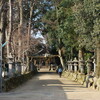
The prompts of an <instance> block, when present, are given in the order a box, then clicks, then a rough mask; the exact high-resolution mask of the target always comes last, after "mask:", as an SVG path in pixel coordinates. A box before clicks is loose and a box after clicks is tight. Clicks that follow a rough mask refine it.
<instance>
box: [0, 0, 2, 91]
mask: <svg viewBox="0 0 100 100" xmlns="http://www.w3.org/2000/svg"><path fill="white" fill-rule="evenodd" d="M0 7H1V9H2V7H3V2H2V1H0ZM2 29H3V12H2V11H0V92H2V34H3V33H2V32H3V31H2Z"/></svg>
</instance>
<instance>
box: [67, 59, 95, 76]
mask: <svg viewBox="0 0 100 100" xmlns="http://www.w3.org/2000/svg"><path fill="white" fill-rule="evenodd" d="M67 63H68V71H74V72H77V71H79V72H80V73H81V74H83V73H84V71H85V66H86V67H87V68H86V69H87V74H90V73H91V71H92V66H93V64H94V68H93V69H94V73H95V71H96V64H95V62H93V61H92V60H90V59H88V60H87V61H84V60H83V59H80V60H79V61H78V60H77V59H76V58H74V60H73V61H72V60H70V61H68V62H67ZM85 63H86V65H85Z"/></svg>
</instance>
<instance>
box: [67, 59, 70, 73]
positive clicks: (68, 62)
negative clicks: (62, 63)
mask: <svg viewBox="0 0 100 100" xmlns="http://www.w3.org/2000/svg"><path fill="white" fill-rule="evenodd" d="M67 64H68V71H70V61H67Z"/></svg>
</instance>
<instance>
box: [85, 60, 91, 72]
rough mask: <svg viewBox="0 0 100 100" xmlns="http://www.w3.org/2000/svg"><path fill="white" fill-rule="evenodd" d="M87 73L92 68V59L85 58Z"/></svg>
mask: <svg viewBox="0 0 100 100" xmlns="http://www.w3.org/2000/svg"><path fill="white" fill-rule="evenodd" d="M86 66H87V74H90V72H91V70H92V60H91V59H88V60H87V65H86Z"/></svg>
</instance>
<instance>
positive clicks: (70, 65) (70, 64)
mask: <svg viewBox="0 0 100 100" xmlns="http://www.w3.org/2000/svg"><path fill="white" fill-rule="evenodd" d="M68 63H69V70H70V71H73V61H72V60H70V61H69V62H68Z"/></svg>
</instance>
